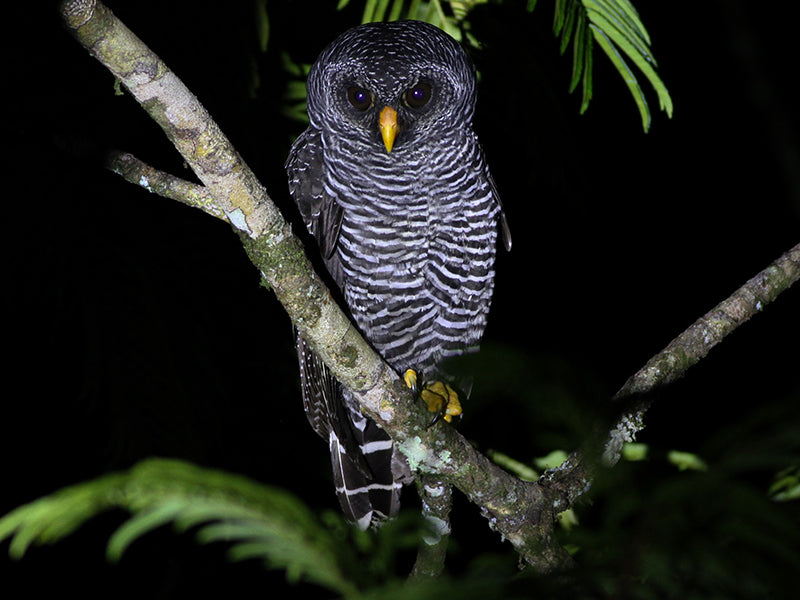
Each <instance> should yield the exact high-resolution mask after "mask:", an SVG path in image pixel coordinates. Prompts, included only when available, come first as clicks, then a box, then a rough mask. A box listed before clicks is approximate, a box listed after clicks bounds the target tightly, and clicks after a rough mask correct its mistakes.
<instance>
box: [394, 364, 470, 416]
mask: <svg viewBox="0 0 800 600" xmlns="http://www.w3.org/2000/svg"><path fill="white" fill-rule="evenodd" d="M417 379H418V378H417V372H416V371H414V370H413V369H408V370H407V371H406V372H405V373H404V374H403V381H405V382H406V385H407V386H408V387H409V388H411V390H412V391H413V392H414V393H415V394H416V393H417ZM419 396H420V398H422V400H423V402H425V404H427V406H428V410H429V411H430V412H432V413H436V417H435V418H434V419H433V421H432V422H431V425H433V424H434V423H436V421H438V420H439V418H440V417H441V418H443V419H444V420H445V421H447V422H448V423H450V422H452V420H453V417H457V416H458V415H460V414H461V402H460V401H459V399H458V394H457V393H456V391H455V390H454V389H453V388H451V387H450V386H449V385H447V384H446V383H444V382H442V381H433V382H431V383H426V384H425V385H424V387H423V389H422V391H421V392H420V393H419Z"/></svg>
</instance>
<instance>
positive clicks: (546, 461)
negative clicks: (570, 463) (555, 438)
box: [533, 450, 569, 469]
mask: <svg viewBox="0 0 800 600" xmlns="http://www.w3.org/2000/svg"><path fill="white" fill-rule="evenodd" d="M567 458H569V455H568V454H567V453H566V452H564V451H563V450H553V451H552V452H551V453H550V454H548V455H547V456H541V457H539V458H535V459H534V460H533V462H534V464H535V465H536V466H537V467H539V468H540V469H555V468H556V467H560V466H561V465H562V464H564V461H565V460H567Z"/></svg>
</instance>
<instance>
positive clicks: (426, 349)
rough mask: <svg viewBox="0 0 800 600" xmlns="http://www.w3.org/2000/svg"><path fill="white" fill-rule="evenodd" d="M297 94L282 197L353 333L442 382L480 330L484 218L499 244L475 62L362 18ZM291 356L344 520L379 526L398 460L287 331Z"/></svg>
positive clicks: (412, 24) (431, 37) (406, 29)
mask: <svg viewBox="0 0 800 600" xmlns="http://www.w3.org/2000/svg"><path fill="white" fill-rule="evenodd" d="M307 87H308V116H309V121H310V125H309V127H308V129H306V131H305V132H304V133H303V134H302V135H301V136H300V137H299V138H298V139H297V141H296V142H295V144H294V146H293V147H292V150H291V153H290V155H289V159H288V161H287V164H286V169H287V172H288V176H289V189H290V192H291V195H292V197H293V198H294V201H295V202H296V203H297V206H298V208H299V210H300V213H301V214H302V216H303V219H304V221H305V224H306V226H307V227H308V230H309V232H311V234H312V235H313V236H314V237H315V238H316V240H317V243H318V245H319V249H320V252H321V253H322V258H323V259H324V263H325V266H326V267H327V269H328V272H329V273H330V275H331V278H332V279H333V282H334V283H335V285H336V286H337V287H338V290H339V292H341V297H342V298H343V301H344V303H345V304H346V307H345V308H346V309H347V311H348V312H349V313H350V315H351V317H352V318H353V320H354V321H355V323H356V325H357V326H358V328H359V329H360V331H361V333H362V334H363V335H364V337H365V338H366V339H367V340H368V341H369V342H370V343H371V344H372V346H373V347H374V348H375V350H376V351H377V352H378V353H379V354H380V355H381V356H383V358H384V359H385V360H386V361H387V362H388V363H389V365H391V366H392V368H394V369H395V370H396V371H397V372H398V374H400V375H402V374H403V373H405V372H406V370H408V369H413V370H414V372H416V373H418V374H421V375H422V377H423V379H424V380H425V381H442V382H445V383H446V382H447V381H448V377H447V375H446V374H445V373H443V372H442V371H441V369H440V364H441V362H442V361H443V360H444V359H446V358H448V357H453V356H457V355H460V354H464V353H466V352H472V351H474V350H476V349H477V347H478V343H479V340H480V338H481V336H482V334H483V331H484V328H485V326H486V317H487V313H488V311H489V304H490V301H491V296H492V290H493V287H494V282H493V280H494V260H495V245H496V239H497V232H498V223H500V229H501V230H502V235H503V237H504V239H505V244H506V246H507V247H509V248H510V236H509V235H508V229H507V226H506V222H505V217H504V215H503V212H502V207H501V205H500V199H499V196H498V194H497V190H496V189H495V186H494V182H493V181H492V177H491V175H490V174H489V170H488V168H487V165H486V161H485V159H484V155H483V151H482V149H481V146H480V144H479V143H478V139H477V137H476V136H475V134H474V133H473V131H472V117H473V112H474V109H475V100H476V89H475V88H476V79H475V70H474V67H473V65H472V63H471V62H470V60H469V58H468V57H467V55H466V53H465V52H464V51H463V49H462V48H461V47H460V46H459V45H458V43H456V41H455V40H454V39H452V38H451V37H450V36H448V35H447V34H445V33H444V32H443V31H441V30H440V29H438V28H436V27H434V26H432V25H428V24H426V23H422V22H417V21H399V22H392V23H370V24H367V25H361V26H359V27H355V28H353V29H350V30H349V31H347V32H345V33H344V34H342V35H341V36H340V37H339V38H337V39H336V40H335V41H334V42H333V43H332V44H331V45H330V46H328V47H327V48H326V49H325V50H324V51H323V52H322V54H321V55H320V56H319V58H318V59H317V61H316V62H315V63H314V65H313V66H312V68H311V71H310V73H309V76H308V84H307ZM297 350H298V356H299V360H300V370H301V384H302V393H303V402H304V406H305V410H306V414H307V416H308V420H309V422H310V423H311V425H312V427H313V428H314V430H315V431H316V432H317V433H318V434H319V435H320V436H322V437H323V438H324V439H325V440H326V441H328V443H329V445H330V451H331V459H332V463H333V476H334V483H335V486H336V493H337V496H338V498H339V502H340V504H341V506H342V509H343V511H344V513H345V514H346V516H347V517H348V518H349V519H351V520H352V521H354V522H355V523H356V524H357V525H359V526H360V527H362V528H365V527H367V526H369V525H370V524H371V523H374V522H377V521H380V520H381V519H384V518H387V517H391V516H393V515H394V514H396V512H397V509H398V507H399V495H400V488H401V487H402V485H403V483H407V482H408V481H410V479H411V478H410V474H409V473H408V467H407V465H406V463H405V460H404V458H403V457H402V456H401V455H399V453H398V452H397V451H396V450H395V449H394V447H393V445H392V442H391V440H390V438H389V437H388V435H387V434H386V433H384V432H383V430H381V429H380V428H379V427H378V426H377V425H376V424H375V423H374V422H373V421H372V420H370V419H369V418H367V417H366V416H364V415H363V414H362V412H361V410H360V409H359V407H358V405H357V403H356V402H355V400H354V399H353V397H352V395H351V394H350V392H349V391H348V390H347V389H345V388H343V386H341V385H340V384H339V383H338V382H337V381H335V380H334V379H333V378H332V377H331V375H330V374H329V373H328V370H327V368H326V367H325V366H324V364H322V362H321V361H320V360H319V359H318V358H317V357H316V355H314V353H313V352H312V350H311V349H310V348H309V347H308V345H307V344H306V343H305V341H304V340H303V338H302V336H301V335H299V334H298V336H297Z"/></svg>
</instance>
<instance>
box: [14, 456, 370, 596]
mask: <svg viewBox="0 0 800 600" xmlns="http://www.w3.org/2000/svg"><path fill="white" fill-rule="evenodd" d="M115 507H118V508H122V509H125V510H127V511H129V512H130V513H131V515H132V516H131V518H130V519H128V520H127V521H126V522H125V523H123V524H122V525H121V526H120V527H119V528H118V529H117V530H116V531H115V532H114V533H113V534H112V536H111V538H110V540H109V544H108V548H107V556H108V558H109V559H110V560H118V559H119V558H120V557H121V556H122V554H123V553H124V551H125V549H126V548H127V547H128V546H129V545H130V544H131V543H133V542H134V541H135V540H137V539H138V538H140V537H141V536H142V535H144V534H145V533H147V532H149V531H152V530H153V529H156V528H158V527H161V526H163V525H166V524H169V523H172V524H174V525H175V527H176V528H177V529H178V530H180V531H186V530H189V529H192V528H197V538H198V540H199V541H200V542H203V543H208V542H214V541H223V542H226V543H229V544H230V545H231V548H230V557H231V558H232V559H244V558H258V559H261V560H262V561H264V563H265V564H266V565H267V566H269V567H271V568H281V569H285V570H286V573H287V576H288V577H289V578H290V579H291V580H298V579H304V580H306V581H309V582H311V583H315V584H317V585H320V586H323V587H326V588H328V589H330V590H333V591H335V592H337V593H340V594H343V595H344V596H350V595H354V594H355V591H356V588H355V585H354V584H353V582H352V581H350V580H349V579H348V578H347V577H346V576H345V575H344V572H343V569H342V564H344V562H345V561H347V560H350V561H355V558H353V557H349V556H348V555H347V552H348V551H349V550H348V548H343V547H342V546H341V545H340V544H339V543H338V541H337V537H336V535H335V532H334V531H332V530H331V528H329V527H324V526H323V525H322V524H321V523H320V521H319V520H318V519H317V518H316V517H315V516H314V515H313V513H312V512H311V511H310V510H309V509H308V508H307V507H306V506H305V505H304V504H303V503H302V502H301V501H300V500H298V499H297V498H296V497H294V496H292V495H291V494H289V493H288V492H285V491H283V490H280V489H276V488H271V487H268V486H264V485H261V484H258V483H256V482H253V481H251V480H249V479H247V478H244V477H240V476H237V475H233V474H230V473H225V472H223V471H215V470H211V469H203V468H200V467H197V466H195V465H192V464H189V463H186V462H183V461H177V460H164V459H152V460H148V461H144V462H142V463H140V464H139V465H136V466H135V467H133V468H132V469H131V470H130V471H127V472H124V473H115V474H112V475H107V476H104V477H100V478H98V479H95V480H92V481H88V482H85V483H82V484H79V485H75V486H71V487H68V488H64V489H63V490H60V491H58V492H56V493H54V494H52V495H50V496H46V497H44V498H41V499H39V500H36V501H34V502H31V503H30V504H27V505H25V506H22V507H20V508H18V509H16V510H14V511H13V512H11V513H9V514H7V515H6V516H4V517H3V518H2V519H0V541H2V540H3V539H6V538H11V544H10V546H9V553H10V554H11V556H12V557H14V558H20V557H21V556H22V555H23V554H24V553H25V552H26V550H27V549H28V548H29V547H30V546H31V545H32V544H51V543H54V542H56V541H58V540H60V539H62V538H63V537H65V536H67V535H68V534H70V533H71V532H73V531H74V530H75V529H77V528H78V527H80V526H81V525H82V524H83V523H84V522H86V521H87V520H89V519H90V518H92V517H94V516H96V515H98V514H99V513H101V512H104V511H106V510H109V509H111V508H115Z"/></svg>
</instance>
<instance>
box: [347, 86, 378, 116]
mask: <svg viewBox="0 0 800 600" xmlns="http://www.w3.org/2000/svg"><path fill="white" fill-rule="evenodd" d="M347 99H348V100H349V101H350V104H352V105H353V107H354V108H355V109H356V110H362V111H363V110H367V109H368V108H369V107H370V106H372V94H370V93H369V91H368V90H365V89H364V88H360V87H355V86H351V87H349V88H347Z"/></svg>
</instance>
